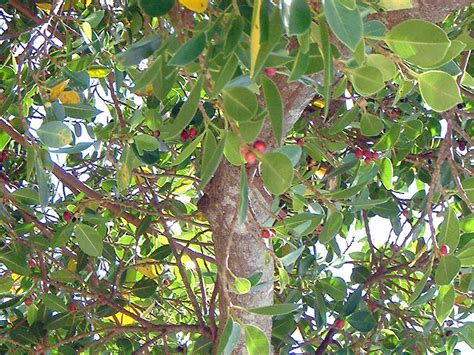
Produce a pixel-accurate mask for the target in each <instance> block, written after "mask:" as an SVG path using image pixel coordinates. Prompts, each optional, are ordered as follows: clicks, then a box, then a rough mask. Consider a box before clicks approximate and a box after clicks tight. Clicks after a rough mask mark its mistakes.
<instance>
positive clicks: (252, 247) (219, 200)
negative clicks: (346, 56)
mask: <svg viewBox="0 0 474 355" xmlns="http://www.w3.org/2000/svg"><path fill="white" fill-rule="evenodd" d="M469 4H470V1H469V0H454V1H447V0H419V1H414V8H413V9H410V10H402V11H393V12H389V13H385V14H376V15H372V19H379V20H381V21H382V22H384V23H385V24H386V25H387V26H388V27H393V26H394V25H395V24H397V23H399V22H401V21H403V20H406V19H409V18H421V19H426V20H428V21H432V22H439V21H441V20H442V19H443V18H445V17H446V16H447V15H448V14H449V13H450V12H452V11H454V10H456V9H459V8H462V7H464V6H467V5H469ZM314 79H315V80H317V81H318V80H321V76H320V75H319V76H317V77H315V78H314ZM286 80H287V77H286V76H277V77H276V78H274V81H275V82H276V84H277V85H278V87H279V89H280V92H281V94H282V98H283V102H284V107H285V122H284V133H285V134H286V133H287V132H289V131H290V130H291V128H292V127H293V125H294V124H295V122H296V121H297V120H298V119H299V118H300V116H301V113H302V112H303V110H304V109H305V108H306V107H307V105H308V104H309V103H310V102H311V100H312V99H313V97H314V95H315V91H314V89H313V88H311V87H308V86H305V85H303V84H301V83H290V84H288V83H287V82H286ZM260 138H261V139H263V140H264V141H266V142H267V143H268V144H269V145H270V146H271V147H272V148H274V147H276V146H278V145H279V143H281V142H276V140H275V137H274V136H273V132H272V130H271V126H270V124H269V123H268V122H266V123H265V125H264V128H263V129H262V132H261V134H260ZM239 186H240V170H239V168H237V167H235V166H232V165H230V164H229V163H228V162H226V161H225V160H223V162H222V163H221V165H220V166H219V168H218V170H217V172H216V174H215V176H214V178H213V179H212V180H211V182H210V184H209V185H208V188H207V190H208V191H207V195H205V197H204V198H203V201H202V203H201V204H200V206H199V208H200V210H202V211H203V212H205V213H206V216H207V218H208V220H209V222H210V225H211V228H212V231H213V236H214V243H215V252H216V262H217V266H218V273H219V282H220V285H222V287H221V290H220V295H219V297H220V300H219V310H220V329H221V330H222V327H223V326H224V324H225V320H226V318H227V315H228V311H229V306H230V305H235V306H240V307H245V308H251V307H261V306H265V305H270V304H272V303H273V272H274V266H273V261H272V259H271V258H268V257H266V255H267V247H266V246H265V245H264V244H262V241H261V238H260V237H259V234H260V231H261V228H260V227H259V225H260V224H261V223H262V222H264V221H265V220H266V219H267V218H268V210H267V209H265V208H262V204H265V203H266V204H267V206H270V204H271V198H270V201H268V199H269V196H267V195H266V193H265V192H264V191H263V190H264V189H263V184H262V182H261V179H260V177H259V175H258V171H255V170H252V171H251V172H249V188H250V190H251V197H250V207H251V211H250V212H249V218H248V219H247V221H246V222H245V223H244V224H243V225H240V226H239V225H238V223H236V221H235V220H236V218H238V217H237V214H238V208H239ZM262 191H263V192H262ZM257 200H259V201H257ZM265 201H267V202H265ZM229 242H230V243H231V245H230V247H228V243H229ZM268 260H270V262H268ZM228 270H231V271H232V273H234V274H235V275H236V276H239V277H249V276H251V275H253V274H254V273H256V272H262V273H263V276H262V278H261V282H263V283H264V285H263V286H262V287H260V288H259V289H257V290H253V291H252V292H251V293H249V294H247V295H239V294H237V293H235V292H232V290H231V289H230V286H231V285H232V283H233V277H232V276H231V275H229V273H228ZM231 312H232V315H234V316H235V317H238V318H239V319H240V320H241V321H242V322H243V323H245V324H252V325H256V326H258V327H260V328H261V329H262V330H263V331H264V332H265V333H266V334H267V335H268V338H270V336H271V317H267V316H257V315H252V314H249V313H247V312H242V311H236V310H235V309H234V310H232V311H231ZM234 353H236V354H246V353H247V351H246V350H245V344H244V343H243V340H242V339H241V342H240V343H239V345H238V346H237V349H236V350H235V352H234Z"/></svg>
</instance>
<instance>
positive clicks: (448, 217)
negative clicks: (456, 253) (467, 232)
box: [438, 208, 460, 250]
mask: <svg viewBox="0 0 474 355" xmlns="http://www.w3.org/2000/svg"><path fill="white" fill-rule="evenodd" d="M459 238H460V230H459V220H458V217H457V216H456V212H455V211H454V210H453V209H452V208H448V209H447V210H446V213H445V215H444V221H443V223H441V225H440V228H439V235H438V245H443V244H446V245H447V246H448V247H449V249H450V250H455V249H456V247H457V246H458V243H459Z"/></svg>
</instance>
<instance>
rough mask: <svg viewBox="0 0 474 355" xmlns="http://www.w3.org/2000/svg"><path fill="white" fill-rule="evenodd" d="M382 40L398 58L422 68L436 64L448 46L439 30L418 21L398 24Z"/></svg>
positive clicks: (448, 42) (446, 40)
mask: <svg viewBox="0 0 474 355" xmlns="http://www.w3.org/2000/svg"><path fill="white" fill-rule="evenodd" d="M384 39H385V42H386V43H387V44H388V46H389V47H390V49H391V50H392V51H393V52H394V53H395V54H396V55H398V56H399V57H400V58H402V59H405V60H406V61H408V62H410V63H413V64H415V65H418V66H420V67H423V68H426V67H431V66H433V65H435V64H436V63H438V62H439V61H440V58H444V56H445V55H446V52H447V51H448V48H449V46H450V41H449V39H448V36H447V35H446V33H445V32H444V31H443V30H442V29H441V28H439V27H438V26H436V25H434V24H432V23H430V22H427V21H423V20H418V19H411V20H407V21H403V22H401V23H399V24H398V25H396V26H394V27H393V28H392V29H391V30H390V31H389V32H388V33H387V35H386V36H385V38H384Z"/></svg>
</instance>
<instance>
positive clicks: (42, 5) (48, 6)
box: [36, 2, 53, 14]
mask: <svg viewBox="0 0 474 355" xmlns="http://www.w3.org/2000/svg"><path fill="white" fill-rule="evenodd" d="M36 7H38V8H39V9H41V10H43V11H45V12H46V13H48V14H49V12H50V11H51V9H52V7H53V6H52V5H51V4H48V3H46V2H39V3H37V4H36Z"/></svg>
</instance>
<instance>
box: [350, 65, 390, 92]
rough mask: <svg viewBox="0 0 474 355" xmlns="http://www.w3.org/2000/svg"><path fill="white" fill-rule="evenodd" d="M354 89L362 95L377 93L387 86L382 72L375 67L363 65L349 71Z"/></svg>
mask: <svg viewBox="0 0 474 355" xmlns="http://www.w3.org/2000/svg"><path fill="white" fill-rule="evenodd" d="M349 74H350V78H351V81H352V84H353V85H354V89H355V90H356V91H357V93H358V94H360V95H362V96H371V95H373V94H376V93H377V92H379V91H380V90H382V88H383V87H384V86H385V82H384V81H383V74H382V72H381V71H380V70H379V69H377V68H374V67H369V66H362V67H359V68H357V69H354V70H352V71H350V72H349Z"/></svg>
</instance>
